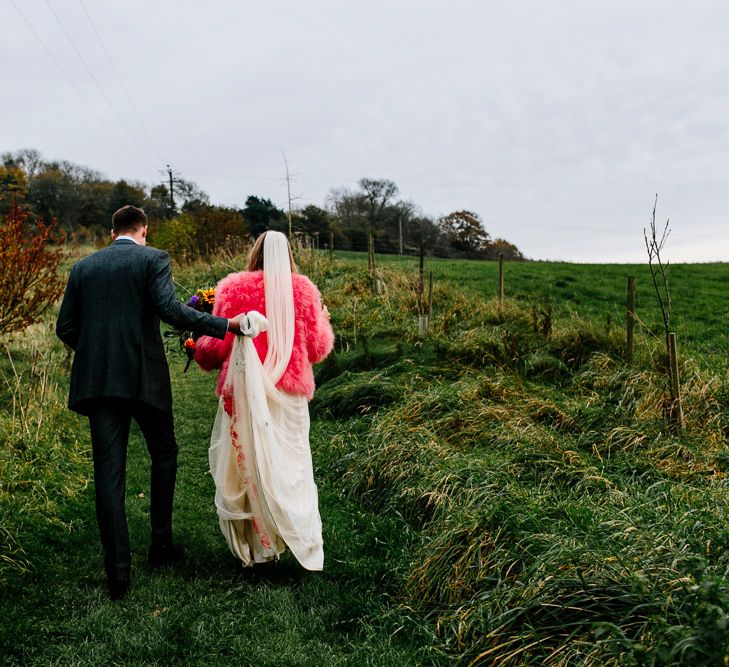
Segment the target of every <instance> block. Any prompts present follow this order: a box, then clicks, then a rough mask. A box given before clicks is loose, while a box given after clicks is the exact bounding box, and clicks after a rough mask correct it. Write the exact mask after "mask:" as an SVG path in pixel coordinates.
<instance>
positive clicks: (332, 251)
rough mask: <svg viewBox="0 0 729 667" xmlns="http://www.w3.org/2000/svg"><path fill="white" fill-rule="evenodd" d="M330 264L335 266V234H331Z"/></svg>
mask: <svg viewBox="0 0 729 667" xmlns="http://www.w3.org/2000/svg"><path fill="white" fill-rule="evenodd" d="M329 264H330V265H331V266H334V232H329Z"/></svg>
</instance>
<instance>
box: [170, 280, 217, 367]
mask: <svg viewBox="0 0 729 667" xmlns="http://www.w3.org/2000/svg"><path fill="white" fill-rule="evenodd" d="M185 305H186V306H187V307H188V308H194V309H195V310H197V311H200V312H201V313H212V312H213V306H214V305H215V288H214V287H201V288H200V289H199V290H197V291H196V292H195V293H194V294H193V295H192V296H191V297H190V298H189V299H188V300H187V301H186V302H185ZM165 337H167V338H176V339H177V341H178V344H179V349H180V351H181V352H182V353H183V354H185V355H186V356H187V364H186V365H185V370H184V371H183V373H187V369H188V368H190V364H191V363H192V360H193V358H194V356H195V346H196V341H197V339H198V338H199V336H198V334H196V333H193V332H192V331H180V330H179V329H172V330H170V331H166V332H165Z"/></svg>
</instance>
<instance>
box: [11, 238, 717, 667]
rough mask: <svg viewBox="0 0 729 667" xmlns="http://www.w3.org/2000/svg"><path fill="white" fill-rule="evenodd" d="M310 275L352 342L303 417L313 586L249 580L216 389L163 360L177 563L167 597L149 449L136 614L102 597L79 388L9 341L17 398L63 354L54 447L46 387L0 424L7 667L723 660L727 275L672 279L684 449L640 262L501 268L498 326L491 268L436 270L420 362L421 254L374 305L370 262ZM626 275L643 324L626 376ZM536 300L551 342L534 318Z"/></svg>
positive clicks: (138, 459)
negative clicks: (181, 546)
mask: <svg viewBox="0 0 729 667" xmlns="http://www.w3.org/2000/svg"><path fill="white" fill-rule="evenodd" d="M239 261H240V262H242V260H241V259H240V258H238V259H237V260H236V261H234V265H237V263H238V262H239ZM300 263H301V266H302V269H303V270H304V271H305V272H307V273H309V274H310V275H311V276H312V277H313V278H314V279H315V280H316V282H317V283H318V284H319V285H320V287H321V289H322V293H323V295H324V298H325V300H326V301H327V303H328V304H329V307H330V310H331V312H332V321H333V324H334V328H335V331H336V332H337V337H338V338H337V346H336V353H335V355H333V356H332V357H331V358H330V360H328V361H327V362H325V363H324V364H322V365H321V366H320V367H318V369H317V383H318V386H319V389H318V391H317V395H316V396H315V398H314V401H313V403H312V405H311V410H312V415H313V417H314V419H313V425H312V451H313V454H314V461H315V468H316V475H317V481H318V483H319V488H320V497H321V512H322V518H323V522H324V538H325V549H326V557H327V560H326V565H325V571H324V572H323V573H321V574H305V573H304V572H302V571H301V569H300V568H298V567H297V566H296V564H295V563H294V562H293V561H292V560H291V559H290V558H288V557H287V558H286V559H284V560H283V561H282V562H281V563H280V564H279V567H278V568H277V570H276V571H274V573H273V574H271V575H267V576H257V575H254V576H251V575H246V574H243V573H241V572H239V571H238V570H237V569H236V567H235V563H234V562H233V560H232V558H231V557H230V556H229V554H228V553H227V548H226V546H225V542H224V540H223V539H222V536H220V535H219V531H218V528H217V522H216V518H215V512H214V508H213V503H212V482H211V480H210V477H209V475H207V473H206V467H207V439H208V437H209V429H210V424H211V423H212V419H213V416H214V411H215V400H214V396H213V386H214V378H213V376H210V375H203V374H201V373H200V372H198V371H197V370H196V369H192V370H191V371H190V372H189V373H187V374H185V375H183V374H182V372H181V371H182V367H183V365H184V364H183V361H182V360H181V359H179V358H174V359H172V360H171V366H172V376H173V383H174V391H175V406H176V407H175V409H176V423H177V434H178V440H179V442H180V446H181V459H180V460H181V466H180V475H179V478H178V492H177V496H176V507H175V521H176V523H175V532H176V535H177V537H178V539H180V540H181V541H182V542H184V543H185V544H186V545H187V547H188V558H187V560H186V562H185V564H184V565H182V566H181V567H178V568H175V569H171V570H169V571H165V572H162V573H154V572H150V571H149V569H148V568H147V566H146V563H145V559H144V556H145V554H146V547H147V530H148V529H147V524H148V517H147V512H148V501H147V495H148V485H149V481H148V470H147V469H148V464H147V459H146V453H145V451H144V447H143V444H142V442H141V440H140V438H139V437H138V435H136V434H135V435H134V437H133V438H132V442H131V445H130V457H129V477H128V503H127V506H128V516H129V521H130V530H131V536H132V544H133V550H134V554H135V560H134V565H133V567H134V574H133V576H134V581H133V590H132V592H131V594H130V596H129V597H128V598H127V599H126V600H125V601H124V602H122V603H120V604H114V603H112V602H110V601H108V600H107V599H106V596H105V591H104V587H103V574H102V566H101V557H100V547H99V545H98V539H97V537H96V528H95V521H94V510H93V489H92V487H91V486H90V485H89V484H87V481H88V479H89V476H90V460H89V451H88V436H87V432H86V427H85V424H84V423H83V422H82V421H81V420H79V419H76V418H75V417H73V416H70V415H68V414H67V413H65V412H64V411H63V409H62V404H61V403H62V400H63V394H64V391H65V386H64V383H65V377H66V373H67V366H65V365H64V364H65V361H64V358H63V354H62V352H61V350H60V348H59V347H58V346H57V345H56V344H55V343H51V342H49V341H50V338H49V336H48V333H49V331H48V327H46V328H45V329H43V328H42V327H38V328H37V329H38V332H37V334H35V335H34V336H32V337H28V336H25V337H21V338H19V339H17V340H15V341H11V343H10V348H11V354H12V355H13V358H14V359H15V361H16V366H17V368H18V369H20V372H24V373H26V374H25V375H24V376H23V378H21V384H22V383H23V382H25V383H31V384H34V385H35V384H37V378H36V376H35V375H33V374H32V373H30V370H32V367H33V363H32V360H33V359H34V358H37V356H38V354H39V353H38V352H35V353H34V352H33V345H35V349H42V350H45V351H44V352H43V354H46V355H51V357H49V364H50V363H51V362H52V373H51V376H52V378H54V380H55V381H57V382H58V383H59V384H58V387H57V389H56V388H53V387H52V389H53V391H49V393H48V394H47V396H46V399H45V400H46V406H45V413H44V414H45V418H44V420H43V421H42V423H40V424H39V423H38V421H39V420H38V412H39V411H38V410H37V409H36V408H34V406H36V405H37V404H38V402H39V400H40V397H39V396H38V395H37V394H38V392H37V391H36V392H35V393H34V394H32V395H30V397H29V399H28V409H27V411H26V416H25V422H22V423H21V420H20V417H16V419H14V420H12V423H11V422H9V421H8V420H5V422H4V424H5V426H4V430H3V431H2V432H1V433H2V441H1V442H0V444H1V445H2V450H1V451H2V458H0V480H1V481H0V483H1V484H2V486H0V523H1V525H2V526H3V527H4V528H5V530H4V531H3V539H4V541H5V542H6V545H3V550H2V551H0V585H1V586H2V589H1V591H2V599H1V601H0V656H2V660H0V662H4V664H8V665H21V664H22V665H25V664H39V665H40V664H43V665H45V664H64V665H65V664H78V665H82V664H98V663H103V664H139V665H142V664H169V663H170V662H181V663H183V662H185V661H186V662H187V663H188V664H201V665H202V664H231V663H232V662H236V663H237V664H263V665H299V664H302V665H306V664H317V665H345V664H346V665H355V666H356V665H431V664H453V663H454V662H458V663H461V664H493V665H521V664H533V665H583V664H584V665H621V666H622V665H694V666H695V665H716V664H725V662H726V660H729V658H727V656H728V655H729V584H727V581H726V573H727V568H729V550H728V549H729V523H728V519H729V503H728V502H727V483H726V472H727V470H729V447H728V446H727V436H728V435H729V381H728V378H727V376H726V363H725V357H726V355H725V354H724V353H725V352H726V351H727V338H726V333H725V328H726V327H725V326H724V325H725V324H726V323H727V313H728V312H729V307H727V306H726V299H725V295H724V290H725V286H727V285H729V280H726V279H727V278H729V275H728V274H729V266H726V265H687V266H676V267H671V281H672V282H671V285H672V293H673V298H674V323H675V325H676V331H677V333H678V335H679V346H680V352H681V355H682V356H681V375H682V378H683V385H682V389H683V394H684V411H685V415H686V430H685V432H684V434H683V435H681V436H679V435H676V434H674V433H672V432H671V430H670V429H669V428H668V427H667V426H666V424H665V421H664V409H665V406H666V403H665V390H666V386H665V379H664V374H663V371H662V356H661V349H660V328H659V327H658V324H659V313H658V310H657V308H656V306H655V303H654V301H655V299H654V296H653V293H652V286H651V285H650V275H649V273H648V270H647V267H645V266H592V265H571V264H556V263H522V264H508V265H507V267H506V292H507V297H508V299H507V303H506V307H505V310H504V314H503V316H501V315H500V314H499V313H498V310H497V308H496V304H495V302H494V299H493V297H494V295H495V292H496V276H497V266H496V264H495V263H477V262H457V261H445V260H427V264H426V271H430V270H432V271H433V274H434V278H435V290H434V306H433V315H434V317H433V322H432V324H431V329H430V332H429V334H428V336H426V337H425V338H421V337H419V336H418V334H417V323H416V309H415V307H416V299H415V294H414V291H413V281H414V279H415V277H416V275H415V271H416V260H414V259H413V258H398V257H378V263H379V265H380V266H381V268H382V277H383V280H384V284H385V290H384V292H383V294H381V295H374V294H373V293H372V290H371V287H370V283H369V279H368V276H367V274H366V272H365V271H364V269H363V264H364V258H363V257H362V256H358V255H353V254H346V253H343V254H339V255H338V258H337V261H336V264H335V266H334V267H333V268H331V267H329V265H328V261H327V258H326V256H325V255H323V254H322V255H320V256H314V255H308V256H305V257H302V258H301V262H300ZM230 269H231V266H230V265H228V264H225V263H223V262H217V263H213V264H211V265H196V266H191V267H179V268H178V269H177V270H176V272H175V276H176V279H177V280H178V282H179V283H180V285H181V286H184V287H190V288H194V287H197V286H199V285H201V284H207V283H211V282H216V281H217V280H218V279H219V278H221V277H222V276H223V275H225V274H226V273H227V272H228V271H229V270H230ZM629 274H632V275H635V276H636V278H637V282H638V305H637V308H638V316H639V318H640V320H641V322H642V326H640V327H639V328H638V332H637V348H636V360H635V362H634V364H633V365H632V366H630V367H629V366H627V365H626V364H625V363H624V361H623V337H624V333H623V327H624V310H625V305H624V302H625V296H624V295H625V281H626V278H627V275H629ZM181 293H182V287H181ZM547 304H551V305H552V306H553V308H554V311H553V330H552V333H551V335H550V336H549V337H548V338H545V337H544V336H543V335H541V334H540V333H535V332H534V330H533V322H532V308H533V307H534V306H537V307H538V308H539V307H543V306H546V305H547ZM34 331H35V329H34ZM31 339H32V340H31ZM34 341H35V342H34ZM44 341H45V342H44ZM44 345H45V347H43V346H44ZM34 354H35V357H34ZM36 366H37V364H36ZM2 369H3V372H4V373H5V377H6V383H5V388H4V390H3V391H2V392H0V395H2V396H3V403H2V405H1V407H2V410H3V411H4V412H5V413H7V414H8V415H9V414H10V413H11V410H12V405H13V401H12V395H11V394H12V392H11V387H12V382H11V378H12V377H13V376H12V374H11V373H10V369H9V367H8V363H7V362H3V365H2ZM35 372H36V375H37V373H38V371H37V369H36V371H35ZM16 394H17V392H16ZM49 396H50V398H49ZM16 403H17V401H16ZM16 413H17V410H16ZM64 453H66V454H67V456H64ZM142 494H143V495H142ZM6 533H7V535H6Z"/></svg>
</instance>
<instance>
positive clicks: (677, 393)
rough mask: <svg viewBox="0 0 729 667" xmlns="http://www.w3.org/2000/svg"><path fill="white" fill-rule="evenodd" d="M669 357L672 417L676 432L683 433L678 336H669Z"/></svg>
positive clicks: (670, 334) (673, 334) (671, 334)
mask: <svg viewBox="0 0 729 667" xmlns="http://www.w3.org/2000/svg"><path fill="white" fill-rule="evenodd" d="M668 350H669V352H668V355H669V360H668V361H669V364H670V368H671V417H672V419H673V424H674V426H675V428H676V431H677V432H678V433H679V435H680V434H681V431H683V409H682V407H681V385H680V383H679V381H678V354H677V352H676V334H675V333H669V334H668Z"/></svg>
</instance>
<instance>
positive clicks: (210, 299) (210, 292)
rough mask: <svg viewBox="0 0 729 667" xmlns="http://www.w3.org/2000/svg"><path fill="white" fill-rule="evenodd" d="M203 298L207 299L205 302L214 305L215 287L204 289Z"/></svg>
mask: <svg viewBox="0 0 729 667" xmlns="http://www.w3.org/2000/svg"><path fill="white" fill-rule="evenodd" d="M202 298H203V299H204V300H205V303H209V304H210V305H211V306H212V305H213V304H214V303H215V288H214V287H211V288H210V289H204V290H202Z"/></svg>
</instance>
